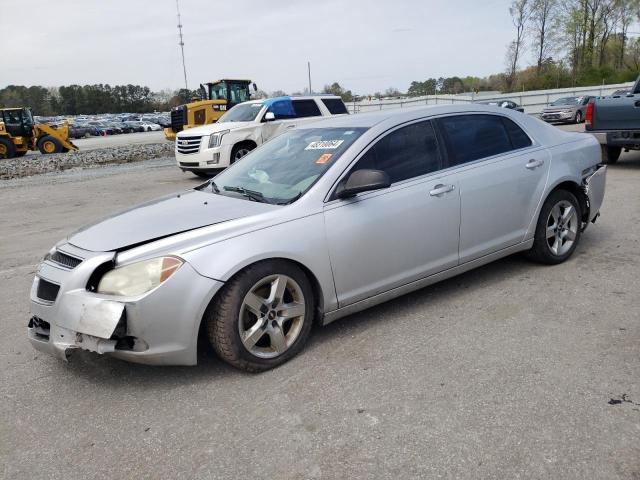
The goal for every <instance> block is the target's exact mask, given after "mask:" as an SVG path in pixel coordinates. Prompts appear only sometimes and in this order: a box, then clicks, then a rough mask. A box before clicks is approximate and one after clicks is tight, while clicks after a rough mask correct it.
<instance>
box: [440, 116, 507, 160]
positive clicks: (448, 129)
mask: <svg viewBox="0 0 640 480" xmlns="http://www.w3.org/2000/svg"><path fill="white" fill-rule="evenodd" d="M501 118H502V117H500V116H497V115H456V116H453V117H443V118H441V119H439V120H438V122H439V123H440V125H441V126H442V130H443V133H444V135H445V136H446V139H447V144H448V146H449V149H450V151H451V153H452V155H451V157H452V158H450V164H451V166H453V165H460V164H463V163H467V162H472V161H474V160H478V159H480V158H486V157H491V156H492V155H498V154H500V153H504V152H508V151H509V150H513V147H512V146H511V140H510V138H509V135H508V134H507V130H506V128H505V127H504V124H503V123H502V120H501Z"/></svg>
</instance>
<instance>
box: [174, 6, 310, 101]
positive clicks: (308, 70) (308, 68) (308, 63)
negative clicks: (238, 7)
mask: <svg viewBox="0 0 640 480" xmlns="http://www.w3.org/2000/svg"><path fill="white" fill-rule="evenodd" d="M176 1H177V0H176ZM307 72H308V73H309V95H311V94H312V93H313V90H311V62H307Z"/></svg>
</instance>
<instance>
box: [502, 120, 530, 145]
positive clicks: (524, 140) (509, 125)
mask: <svg viewBox="0 0 640 480" xmlns="http://www.w3.org/2000/svg"><path fill="white" fill-rule="evenodd" d="M502 122H503V123H504V126H505V128H506V129H507V132H508V133H509V138H510V139H511V145H513V148H514V150H517V149H519V148H525V147H530V146H531V139H530V138H529V135H527V134H526V133H524V130H522V129H521V128H520V127H519V126H518V125H516V124H515V122H512V121H511V120H509V119H508V118H505V117H502Z"/></svg>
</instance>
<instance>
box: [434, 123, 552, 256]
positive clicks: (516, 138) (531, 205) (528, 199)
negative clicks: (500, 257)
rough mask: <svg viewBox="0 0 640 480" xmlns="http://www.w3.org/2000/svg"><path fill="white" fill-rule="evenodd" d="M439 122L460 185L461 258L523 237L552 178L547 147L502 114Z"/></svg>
mask: <svg viewBox="0 0 640 480" xmlns="http://www.w3.org/2000/svg"><path fill="white" fill-rule="evenodd" d="M438 125H439V126H440V128H441V130H442V133H443V135H444V137H445V139H446V144H447V148H448V151H449V156H448V160H449V162H450V164H449V166H450V167H454V168H453V170H454V171H456V172H457V174H458V183H459V185H460V199H461V206H460V212H461V218H460V263H461V264H462V263H465V262H468V261H471V260H474V259H476V258H479V257H482V256H484V255H487V254H490V253H492V252H496V251H498V250H501V249H504V248H507V247H510V246H513V245H516V244H518V243H520V242H522V241H523V239H524V236H525V233H526V232H527V229H528V227H529V224H530V222H531V220H532V218H533V216H534V215H535V212H536V209H537V206H538V204H539V202H540V201H541V199H542V194H543V192H544V189H545V185H546V182H547V175H548V172H549V165H550V161H549V160H550V155H549V153H548V152H547V150H546V149H545V148H543V147H541V146H537V145H535V144H534V143H533V141H532V139H531V138H530V137H529V136H528V135H527V134H526V133H525V131H524V130H523V129H522V128H521V127H520V126H519V125H517V124H516V123H515V122H513V121H512V120H510V119H509V118H507V117H504V116H501V115H489V114H465V115H455V116H449V117H442V118H440V119H439V120H438Z"/></svg>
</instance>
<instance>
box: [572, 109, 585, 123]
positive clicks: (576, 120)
mask: <svg viewBox="0 0 640 480" xmlns="http://www.w3.org/2000/svg"><path fill="white" fill-rule="evenodd" d="M582 120H583V118H582V112H581V111H580V110H578V111H577V112H576V118H575V119H574V120H573V121H574V123H582Z"/></svg>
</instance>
